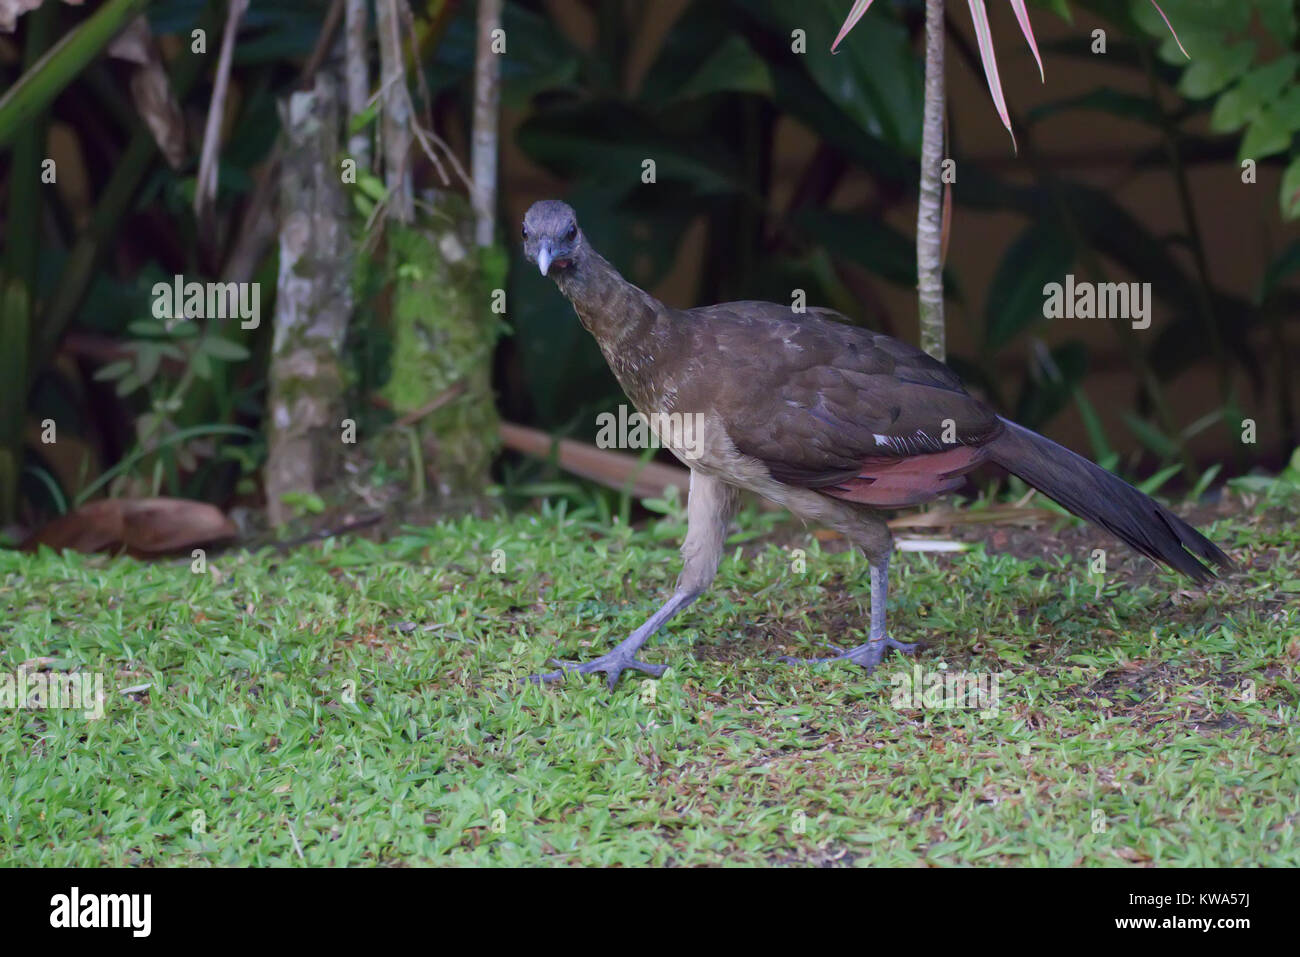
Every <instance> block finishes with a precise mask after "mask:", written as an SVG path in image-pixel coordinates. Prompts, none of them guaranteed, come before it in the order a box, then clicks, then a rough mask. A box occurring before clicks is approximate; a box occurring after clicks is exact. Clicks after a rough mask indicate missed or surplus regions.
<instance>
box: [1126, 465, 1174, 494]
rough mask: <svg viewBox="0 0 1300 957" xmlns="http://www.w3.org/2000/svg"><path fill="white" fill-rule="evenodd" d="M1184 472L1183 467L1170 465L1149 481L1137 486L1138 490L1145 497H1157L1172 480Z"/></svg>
mask: <svg viewBox="0 0 1300 957" xmlns="http://www.w3.org/2000/svg"><path fill="white" fill-rule="evenodd" d="M1182 470H1183V467H1182V466H1181V465H1170V466H1168V467H1167V468H1163V469H1161V470H1160V471H1159V472H1157V473H1156V474H1155V475H1153V476H1151V477H1150V478H1149V479H1147V480H1146V481H1143V482H1139V483H1138V484H1137V490H1138V491H1139V492H1141V493H1142V494H1143V495H1155V494H1156V492H1158V491H1160V489H1161V488H1162V487H1163V486H1164V484H1165V483H1166V482H1168V481H1169V480H1170V479H1171V478H1173V477H1174V476H1175V475H1177V474H1178V473H1179V472H1181V471H1182Z"/></svg>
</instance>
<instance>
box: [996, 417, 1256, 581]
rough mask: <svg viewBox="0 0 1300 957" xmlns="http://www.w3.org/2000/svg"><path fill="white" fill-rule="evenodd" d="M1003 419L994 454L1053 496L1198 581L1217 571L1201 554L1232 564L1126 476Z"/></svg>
mask: <svg viewBox="0 0 1300 957" xmlns="http://www.w3.org/2000/svg"><path fill="white" fill-rule="evenodd" d="M1002 421H1003V423H1004V424H1005V425H1006V430H1005V431H1004V432H1003V433H1002V434H1001V435H999V436H998V437H997V438H996V439H994V440H993V441H992V442H990V443H989V444H988V445H986V446H985V448H986V449H987V450H988V452H989V458H990V459H992V460H993V461H994V462H997V463H998V464H999V465H1001V466H1002V467H1003V468H1005V469H1006V470H1007V471H1008V472H1011V473H1013V474H1014V475H1018V476H1020V477H1021V478H1022V479H1024V480H1025V481H1026V482H1028V483H1029V484H1030V485H1032V486H1033V487H1034V488H1036V489H1038V490H1039V491H1040V492H1042V493H1043V494H1044V495H1046V496H1047V497H1048V498H1050V499H1052V500H1054V501H1056V502H1058V503H1060V504H1061V505H1063V506H1065V507H1066V508H1068V509H1069V510H1070V511H1071V512H1073V513H1074V514H1075V515H1078V516H1079V517H1080V518H1086V519H1087V520H1088V521H1090V522H1092V523H1093V524H1095V525H1100V526H1101V527H1102V528H1105V529H1108V530H1109V531H1111V532H1113V533H1114V534H1115V535H1117V536H1118V537H1119V538H1121V539H1123V540H1124V541H1125V542H1127V543H1128V544H1129V545H1131V546H1133V548H1135V549H1137V550H1138V551H1139V552H1141V553H1142V554H1143V555H1145V556H1147V557H1148V558H1150V559H1152V560H1153V561H1156V562H1162V563H1164V564H1165V565H1168V566H1170V567H1171V568H1174V569H1177V570H1178V571H1180V572H1182V573H1183V574H1184V575H1187V576H1188V577H1190V578H1193V579H1195V580H1196V581H1198V582H1202V583H1204V582H1208V581H1210V580H1211V579H1213V578H1214V577H1215V574H1214V571H1213V569H1211V568H1207V567H1206V566H1205V565H1202V564H1201V563H1200V562H1199V561H1197V558H1200V559H1203V560H1205V561H1207V562H1209V563H1210V564H1211V565H1213V566H1218V567H1220V568H1224V569H1226V568H1228V567H1229V566H1231V564H1232V562H1231V560H1230V559H1229V558H1228V556H1227V555H1225V554H1224V553H1223V551H1222V550H1221V549H1220V548H1219V547H1218V546H1217V545H1215V544H1214V543H1213V542H1212V541H1210V540H1209V539H1208V538H1206V537H1205V536H1204V535H1202V534H1201V533H1200V532H1198V531H1197V530H1196V529H1194V528H1192V526H1191V525H1188V524H1187V523H1186V522H1184V521H1183V520H1182V519H1181V518H1179V517H1178V516H1177V515H1175V514H1174V513H1173V512H1171V511H1169V510H1168V509H1166V508H1164V507H1162V506H1161V505H1159V504H1158V503H1157V502H1155V501H1154V500H1153V499H1151V498H1150V497H1149V496H1147V495H1144V494H1143V493H1142V492H1139V491H1138V490H1137V489H1135V488H1134V487H1133V486H1131V485H1129V484H1128V483H1127V482H1125V481H1124V480H1123V479H1120V478H1118V477H1116V476H1115V475H1112V474H1111V473H1110V472H1107V471H1106V470H1105V469H1103V468H1102V467H1101V466H1099V465H1094V464H1093V463H1092V462H1089V461H1088V460H1087V459H1085V458H1084V457H1083V456H1081V455H1076V454H1075V453H1073V452H1071V451H1070V450H1069V449H1067V448H1065V447H1064V446H1061V445H1057V444H1056V443H1055V442H1053V441H1052V440H1051V439H1046V438H1043V436H1041V435H1039V434H1038V433H1037V432H1031V431H1030V430H1029V429H1026V428H1024V427H1023V426H1020V425H1016V423H1014V422H1010V421H1008V420H1006V419H1003V420H1002Z"/></svg>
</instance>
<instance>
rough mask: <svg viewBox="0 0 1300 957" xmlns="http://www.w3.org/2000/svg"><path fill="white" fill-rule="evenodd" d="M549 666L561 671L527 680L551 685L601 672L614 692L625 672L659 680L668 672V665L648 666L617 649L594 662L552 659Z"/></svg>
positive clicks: (531, 676) (530, 677)
mask: <svg viewBox="0 0 1300 957" xmlns="http://www.w3.org/2000/svg"><path fill="white" fill-rule="evenodd" d="M547 664H552V665H556V666H558V668H559V670H558V671H548V672H546V673H545V674H540V675H529V676H528V679H527V680H528V681H531V682H532V683H533V684H549V683H551V682H554V681H563V680H564V679H565V678H566V677H567V676H568V675H570V674H580V675H589V674H592V673H594V672H597V671H600V672H604V674H605V683H606V684H607V685H609V690H610V691H613V690H614V686H615V685H616V684H618V678H619V675H621V674H622V673H623V672H624V671H628V670H630V671H640V672H641V673H642V674H647V675H650V677H652V678H658V677H659V676H661V675H662V674H663V673H664V672H665V671H667V670H668V666H667V665H648V664H646V663H645V662H644V661H637V660H636V658H635V657H634V656H633V655H632V654H631V653H629V652H620V651H618V650H617V649H615V650H614V651H611V652H610V653H609V654H607V655H601V656H600V657H599V658H596V659H594V660H592V661H587V662H581V663H580V662H577V661H560V660H559V659H558V658H552V659H550V661H548V662H547Z"/></svg>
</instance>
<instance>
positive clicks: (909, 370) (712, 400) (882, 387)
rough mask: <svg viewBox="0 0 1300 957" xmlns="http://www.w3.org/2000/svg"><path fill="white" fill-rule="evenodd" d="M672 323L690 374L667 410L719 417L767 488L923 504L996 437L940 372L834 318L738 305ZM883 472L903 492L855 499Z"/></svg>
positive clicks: (983, 409)
mask: <svg viewBox="0 0 1300 957" xmlns="http://www.w3.org/2000/svg"><path fill="white" fill-rule="evenodd" d="M681 315H682V318H683V322H684V323H686V324H687V326H686V328H688V329H689V341H690V346H689V351H690V353H691V355H692V363H693V364H696V363H698V374H695V375H692V376H689V377H686V378H687V379H688V385H687V387H686V388H684V389H682V390H681V391H680V393H679V401H678V404H677V406H678V408H680V409H683V410H690V409H693V408H698V409H701V410H703V409H706V408H712V409H714V410H715V411H717V412H719V413H721V415H722V417H723V421H724V422H725V423H726V428H727V432H728V435H729V436H730V437H731V440H732V442H733V443H734V444H735V446H736V448H737V449H738V450H739V451H741V452H743V453H745V454H747V455H750V456H753V457H754V458H756V459H759V460H760V461H762V462H763V463H764V464H765V465H766V466H767V468H768V470H769V471H770V472H771V474H772V477H773V478H775V479H776V480H777V481H780V482H783V483H786V484H790V485H800V486H804V487H808V488H818V489H823V490H825V491H827V493H828V494H832V495H838V496H839V497H843V498H849V499H854V500H861V501H866V502H868V503H869V504H891V505H892V504H910V503H911V500H912V499H915V500H916V501H924V500H925V499H926V498H932V497H934V495H935V494H938V493H939V492H941V491H946V490H947V489H948V488H950V487H951V485H952V483H951V482H949V481H948V479H950V478H951V477H952V476H954V475H960V474H961V473H963V472H965V471H969V469H970V468H973V467H974V466H975V465H977V464H978V463H979V461H982V455H980V454H977V453H978V450H979V449H980V447H981V446H983V445H984V444H985V443H986V442H988V441H989V440H990V439H991V438H993V437H994V436H996V435H997V434H999V433H1000V432H1001V431H1002V424H1001V422H1000V421H999V420H998V418H997V416H996V415H995V414H994V412H993V411H992V410H991V409H989V408H988V407H987V406H985V405H984V404H983V403H982V402H980V401H978V400H977V399H975V398H973V397H972V396H970V395H969V394H967V392H966V391H965V389H964V388H962V384H961V381H960V380H959V379H958V378H957V376H956V375H955V374H954V373H953V372H952V370H950V369H949V368H948V367H947V366H945V365H943V364H942V363H939V362H936V361H935V360H934V359H932V358H931V357H930V356H928V355H926V354H925V353H924V352H922V351H921V350H919V349H917V348H915V347H913V346H910V345H908V344H907V343H904V342H900V341H898V340H897V339H891V338H890V337H888V336H885V335H881V334H878V333H873V332H870V331H868V330H865V329H861V328H858V327H855V326H850V325H848V324H846V323H843V322H836V321H834V320H833V318H831V317H834V316H836V315H837V314H835V313H830V312H828V311H825V310H816V311H813V310H810V311H809V312H808V313H804V314H796V313H794V312H793V311H792V310H790V309H789V308H787V307H783V306H779V305H776V304H774V303H766V302H737V303H723V304H721V305H717V306H709V307H706V308H702V309H692V310H689V311H687V312H685V313H682V314H681ZM945 439H950V440H951V441H945ZM960 449H966V450H969V453H970V454H966V453H963V452H961V451H960ZM886 476H894V478H895V480H896V481H900V482H902V485H904V486H912V487H911V488H910V489H908V488H902V489H900V490H899V492H898V494H883V492H881V490H880V489H879V488H877V496H876V497H878V498H882V499H888V501H885V500H882V501H871V496H866V497H865V498H858V497H855V488H857V489H862V488H865V487H866V486H869V485H877V486H879V484H880V483H881V482H882V481H886ZM855 482H856V486H855V484H854V483H855ZM886 484H888V482H886ZM904 500H906V501H904Z"/></svg>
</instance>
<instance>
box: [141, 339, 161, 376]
mask: <svg viewBox="0 0 1300 957" xmlns="http://www.w3.org/2000/svg"><path fill="white" fill-rule="evenodd" d="M161 361H162V350H160V349H159V348H158V347H157V346H155V345H153V344H152V343H148V342H141V343H138V344H137V345H136V346H135V374H136V375H137V376H138V377H139V379H140V382H141V384H143V385H147V384H148V383H150V382H152V381H153V377H154V376H155V375H157V373H158V363H159V362H161Z"/></svg>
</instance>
